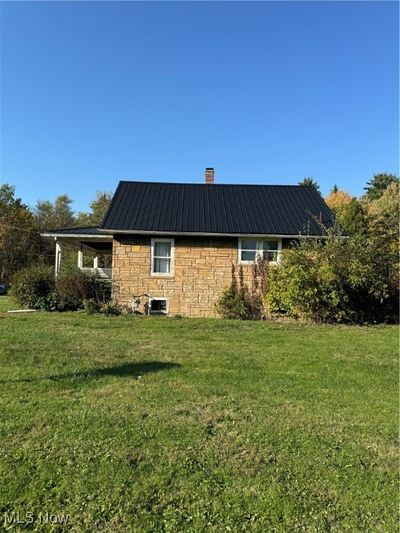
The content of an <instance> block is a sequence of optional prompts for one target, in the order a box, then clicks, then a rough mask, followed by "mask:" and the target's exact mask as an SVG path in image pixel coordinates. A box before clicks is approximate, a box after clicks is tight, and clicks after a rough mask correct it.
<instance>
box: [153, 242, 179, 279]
mask: <svg viewBox="0 0 400 533" xmlns="http://www.w3.org/2000/svg"><path fill="white" fill-rule="evenodd" d="M173 270H174V239H151V274H152V275H155V276H172V275H173Z"/></svg>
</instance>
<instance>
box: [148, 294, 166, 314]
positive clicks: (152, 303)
mask: <svg viewBox="0 0 400 533" xmlns="http://www.w3.org/2000/svg"><path fill="white" fill-rule="evenodd" d="M167 314H168V298H150V299H149V315H167Z"/></svg>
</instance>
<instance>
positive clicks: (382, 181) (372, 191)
mask: <svg viewBox="0 0 400 533" xmlns="http://www.w3.org/2000/svg"><path fill="white" fill-rule="evenodd" d="M391 183H399V178H398V177H397V176H395V175H394V174H387V173H385V172H382V173H381V174H375V175H374V176H373V177H372V179H370V180H369V181H368V182H367V186H366V187H364V190H365V191H366V193H365V197H366V199H367V200H377V199H378V198H380V197H381V196H382V194H383V193H384V192H385V190H386V189H387V187H388V186H389V185H390V184H391Z"/></svg>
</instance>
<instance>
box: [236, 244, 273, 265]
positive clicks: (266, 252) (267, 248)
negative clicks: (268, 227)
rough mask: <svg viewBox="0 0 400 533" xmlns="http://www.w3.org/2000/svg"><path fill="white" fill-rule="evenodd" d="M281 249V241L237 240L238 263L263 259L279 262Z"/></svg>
mask: <svg viewBox="0 0 400 533" xmlns="http://www.w3.org/2000/svg"><path fill="white" fill-rule="evenodd" d="M281 249H282V241H281V240H277V239H276V240H273V239H271V240H267V239H257V240H256V239H239V261H240V262H241V263H252V262H254V261H255V260H256V258H259V257H264V258H265V259H268V260H269V261H273V262H276V261H279V252H280V251H281Z"/></svg>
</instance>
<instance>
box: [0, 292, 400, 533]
mask: <svg viewBox="0 0 400 533" xmlns="http://www.w3.org/2000/svg"><path fill="white" fill-rule="evenodd" d="M12 306H13V304H12V303H10V301H9V300H8V299H3V298H1V299H0V309H1V310H2V311H3V313H0V331H1V336H0V358H1V366H0V368H1V376H0V401H1V406H0V417H1V418H0V442H1V448H0V450H1V459H0V465H1V467H0V468H1V472H0V475H1V480H2V482H1V484H0V512H1V513H7V514H3V516H5V517H6V520H5V521H4V524H1V525H0V529H1V527H3V528H4V530H7V529H10V530H13V531H25V530H30V531H41V532H42V531H75V532H86V531H87V532H93V531H100V532H127V531H140V532H142V531H145V532H146V531H149V532H150V531H151V532H158V531H165V532H176V531H196V532H197V531H199V532H200V531H207V532H208V531H211V532H213V531H215V532H221V531H260V532H269V531H273V532H293V531H307V532H324V531H337V532H343V531H363V532H364V531H368V532H375V531H377V532H378V531H382V532H391V531H397V528H398V513H397V506H398V486H397V481H398V480H397V434H398V427H397V420H398V419H397V385H398V380H397V375H398V372H397V352H398V345H397V329H396V328H394V327H364V328H359V327H332V326H301V325H281V324H268V323H249V322H236V321H223V320H211V319H210V320H205V319H204V320H202V319H172V318H170V319H163V318H133V317H127V316H126V317H104V316H86V315H84V314H81V313H65V314H56V313H53V314H50V313H32V314H25V315H22V314H21V315H7V314H6V313H5V312H4V311H6V310H7V309H8V308H10V307H12ZM13 512H14V513H19V515H18V518H19V520H20V523H19V524H16V516H17V515H16V514H14V515H12V513H13ZM29 512H31V513H33V519H32V523H27V524H25V521H26V522H29V521H30V520H31V519H30V516H31V515H27V514H26V513H29ZM40 513H42V515H40ZM46 513H51V514H53V515H55V514H60V513H64V515H68V517H67V518H68V519H67V521H66V523H64V525H60V524H58V525H57V524H51V523H48V522H49V519H48V517H47V515H46ZM10 517H11V518H10ZM12 517H13V518H12ZM0 518H1V517H0ZM12 519H14V522H12Z"/></svg>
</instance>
